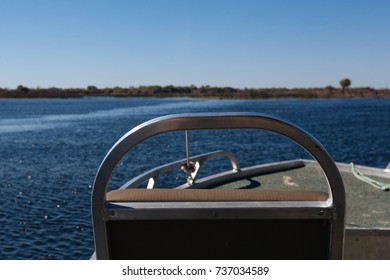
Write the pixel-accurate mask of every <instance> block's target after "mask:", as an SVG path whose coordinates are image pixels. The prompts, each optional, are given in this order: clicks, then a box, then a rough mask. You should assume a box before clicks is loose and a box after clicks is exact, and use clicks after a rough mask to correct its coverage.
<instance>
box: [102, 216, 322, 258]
mask: <svg viewBox="0 0 390 280" xmlns="http://www.w3.org/2000/svg"><path fill="white" fill-rule="evenodd" d="M108 236H109V240H110V241H109V243H110V251H111V258H112V259H327V258H328V257H329V256H328V243H329V222H328V221H327V220H144V221H109V222H108Z"/></svg>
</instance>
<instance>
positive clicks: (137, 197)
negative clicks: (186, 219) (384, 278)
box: [106, 189, 328, 202]
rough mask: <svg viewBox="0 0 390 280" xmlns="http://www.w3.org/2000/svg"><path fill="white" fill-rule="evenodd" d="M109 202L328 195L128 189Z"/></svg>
mask: <svg viewBox="0 0 390 280" xmlns="http://www.w3.org/2000/svg"><path fill="white" fill-rule="evenodd" d="M106 199H107V201H109V202H195V201H326V200H327V199H328V194H327V193H324V192H320V191H311V190H268V189H252V190H240V189H151V190H149V189H124V190H114V191H111V192H109V193H107V197H106Z"/></svg>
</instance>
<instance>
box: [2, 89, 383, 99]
mask: <svg viewBox="0 0 390 280" xmlns="http://www.w3.org/2000/svg"><path fill="white" fill-rule="evenodd" d="M75 97H158V98H161V97H191V98H216V99H270V98H390V89H373V88H368V87H367V88H348V89H346V90H344V91H343V90H342V89H338V88H334V87H331V86H328V87H324V88H293V89H288V88H244V89H238V88H231V87H211V86H202V87H196V86H140V87H129V88H121V87H114V88H103V89H99V88H97V87H95V86H89V87H87V88H85V89H82V88H66V89H62V88H27V87H24V86H18V87H17V88H16V89H2V88H0V98H75Z"/></svg>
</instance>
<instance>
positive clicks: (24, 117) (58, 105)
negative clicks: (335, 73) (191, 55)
mask: <svg viewBox="0 0 390 280" xmlns="http://www.w3.org/2000/svg"><path fill="white" fill-rule="evenodd" d="M231 111H240V112H241V111H245V112H248V111H249V112H258V113H266V114H271V115H274V116H278V117H281V118H283V119H286V120H289V121H290V122H293V123H295V124H297V125H298V126H301V127H302V128H304V129H305V130H307V131H309V132H310V133H311V134H313V135H315V137H316V138H317V139H318V140H319V141H320V142H321V143H322V144H323V145H324V146H325V148H326V149H327V150H328V152H329V153H330V154H331V156H332V157H333V158H334V160H336V161H342V162H355V163H357V164H364V165H370V166H378V167H385V166H386V164H387V163H388V161H389V160H390V141H389V139H390V100H389V99H348V100H338V99H333V100H321V99H315V100H294V99H292V100H198V99H195V100H192V99H142V98H135V99H114V98H84V99H34V100H32V99H20V100H12V99H11V100H7V99H3V100H0V156H1V165H0V222H1V225H2V226H1V228H0V259H87V258H89V257H90V255H91V254H92V252H93V236H92V227H91V213H90V197H91V190H92V189H91V185H92V182H93V179H94V175H95V173H96V171H97V168H98V167H99V165H100V163H101V161H102V159H103V157H104V155H105V154H106V152H107V151H108V150H109V148H110V147H111V146H112V145H113V144H114V143H115V142H116V141H117V139H118V138H120V137H121V136H122V135H123V134H124V133H126V132H127V131H128V130H129V129H131V128H132V127H134V126H135V125H137V124H140V123H142V122H144V121H146V120H149V119H151V118H154V117H158V116H161V115H166V114H176V113H187V112H231ZM278 139H279V138H278ZM190 141H191V143H190V144H191V145H190V148H191V152H193V153H203V152H210V151H213V150H216V149H227V150H230V151H232V152H234V153H236V154H237V157H238V159H239V160H240V162H241V164H242V165H243V166H245V165H249V164H253V163H261V162H268V161H271V160H284V159H291V158H295V157H305V156H306V155H305V154H304V153H303V152H302V151H301V150H300V149H297V148H295V146H293V145H291V144H290V143H288V142H286V141H285V140H284V139H281V140H276V138H275V136H274V135H269V134H264V133H260V132H252V131H241V132H236V131H228V132H226V131H220V132H216V133H210V132H195V133H193V132H191V134H190ZM184 147H185V146H184V135H183V134H181V133H171V134H168V135H166V136H160V137H157V138H156V139H155V140H148V141H147V142H146V143H145V144H144V145H141V147H140V148H137V149H135V150H134V151H132V152H131V154H129V156H128V157H126V158H125V159H124V160H123V162H122V163H121V165H120V166H119V167H118V170H117V171H116V173H115V174H114V178H113V181H112V183H111V185H110V186H112V187H113V186H117V185H118V184H121V183H123V181H126V180H128V179H130V177H131V176H132V175H135V174H137V172H142V171H145V170H146V169H148V168H150V167H152V166H153V164H154V163H156V164H161V163H166V162H168V161H169V160H171V159H177V157H179V158H183V157H184V156H185V150H184ZM211 168H214V167H211ZM129 176H130V177H129ZM178 177H179V175H178ZM170 180H171V181H172V180H179V179H178V178H174V179H170ZM168 182H169V180H168Z"/></svg>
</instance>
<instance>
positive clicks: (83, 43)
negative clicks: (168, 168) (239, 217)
mask: <svg viewBox="0 0 390 280" xmlns="http://www.w3.org/2000/svg"><path fill="white" fill-rule="evenodd" d="M342 78H350V79H351V80H352V87H360V86H369V87H375V88H390V1H389V0H366V1H363V0H353V1H343V0H253V1H250V0H236V1H230V0H223V1H222V0H221V1H219V0H61V1H60V0H0V88H15V87H16V86H18V85H24V86H28V87H42V88H46V87H64V88H69V87H86V86H88V85H95V86H97V87H114V86H121V87H129V86H139V85H192V84H193V85H196V86H202V85H211V86H231V87H239V88H244V87H258V88H262V87H289V88H293V87H324V86H328V85H332V86H339V81H340V79H342Z"/></svg>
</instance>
